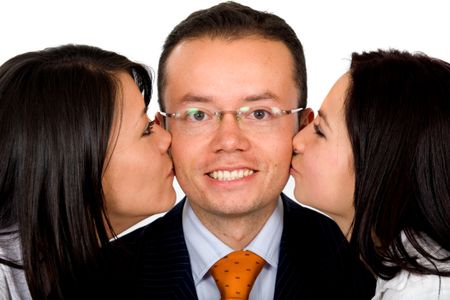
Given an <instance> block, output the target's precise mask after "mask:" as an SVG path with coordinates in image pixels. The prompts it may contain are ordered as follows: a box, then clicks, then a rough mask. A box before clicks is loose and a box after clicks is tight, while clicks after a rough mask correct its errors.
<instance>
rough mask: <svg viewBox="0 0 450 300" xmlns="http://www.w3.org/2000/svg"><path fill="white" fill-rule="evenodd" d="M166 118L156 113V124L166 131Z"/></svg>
mask: <svg viewBox="0 0 450 300" xmlns="http://www.w3.org/2000/svg"><path fill="white" fill-rule="evenodd" d="M164 119H165V118H164V116H163V115H161V114H160V113H159V112H157V113H156V115H155V123H156V124H158V125H159V126H161V127H162V128H164V129H167V126H166V124H165V122H164V121H165V120H164Z"/></svg>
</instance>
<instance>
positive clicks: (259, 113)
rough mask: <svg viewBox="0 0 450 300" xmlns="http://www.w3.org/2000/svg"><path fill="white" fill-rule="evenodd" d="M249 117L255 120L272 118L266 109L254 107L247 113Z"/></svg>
mask: <svg viewBox="0 0 450 300" xmlns="http://www.w3.org/2000/svg"><path fill="white" fill-rule="evenodd" d="M249 117H250V118H251V119H255V120H268V119H271V118H272V113H271V112H270V111H268V110H266V109H255V110H253V111H252V112H251V113H250V114H249Z"/></svg>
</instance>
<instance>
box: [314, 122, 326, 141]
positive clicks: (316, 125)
mask: <svg viewBox="0 0 450 300" xmlns="http://www.w3.org/2000/svg"><path fill="white" fill-rule="evenodd" d="M313 127H314V133H315V134H317V135H318V136H319V137H321V138H325V135H324V134H323V131H322V129H321V128H320V125H318V124H315V123H314V124H313Z"/></svg>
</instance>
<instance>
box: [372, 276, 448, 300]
mask: <svg viewBox="0 0 450 300" xmlns="http://www.w3.org/2000/svg"><path fill="white" fill-rule="evenodd" d="M381 299H383V300H390V299H392V300H394V299H395V300H403V299H404V300H411V299H415V300H416V299H417V300H430V299H450V277H440V276H437V275H422V274H413V273H411V272H408V271H405V270H402V271H400V272H399V273H398V274H397V275H396V276H395V277H394V278H392V279H390V280H383V279H378V281H377V286H376V291H375V296H374V298H373V300H381Z"/></svg>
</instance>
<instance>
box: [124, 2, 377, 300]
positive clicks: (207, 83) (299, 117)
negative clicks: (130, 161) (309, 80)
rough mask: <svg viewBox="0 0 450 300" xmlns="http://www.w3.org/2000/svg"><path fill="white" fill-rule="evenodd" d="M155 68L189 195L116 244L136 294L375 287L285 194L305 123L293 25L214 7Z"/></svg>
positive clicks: (172, 38)
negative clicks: (123, 251)
mask: <svg viewBox="0 0 450 300" xmlns="http://www.w3.org/2000/svg"><path fill="white" fill-rule="evenodd" d="M158 72H159V73H158V91H159V99H160V106H161V111H162V112H161V114H162V115H163V116H164V117H163V119H164V120H162V122H164V124H165V126H166V128H167V129H168V130H169V131H170V132H171V134H172V146H171V153H172V157H173V161H174V166H175V172H176V176H177V179H178V182H179V184H180V186H181V188H182V189H183V191H184V192H185V193H186V196H187V197H186V198H185V199H183V200H182V201H181V202H180V203H179V204H178V205H177V206H176V207H175V208H174V209H172V210H171V211H170V212H169V213H167V214H166V215H165V216H164V217H163V218H161V219H159V220H156V221H155V222H153V223H152V224H150V225H148V226H146V227H144V228H141V229H138V230H137V231H135V232H133V233H131V234H129V235H128V236H125V237H124V238H122V239H120V240H118V241H117V242H116V243H115V244H116V245H119V246H120V247H121V248H123V247H125V248H126V249H127V253H131V254H132V255H131V256H132V262H131V266H132V268H131V273H129V272H130V271H128V272H126V273H125V274H127V275H126V276H127V278H126V280H127V282H128V283H130V284H131V287H130V290H131V291H133V293H135V294H136V296H137V298H138V299H141V298H142V299H144V298H147V299H219V298H222V299H225V298H226V299H228V298H236V297H238V298H236V299H274V298H275V299H300V298H301V299H330V298H338V299H353V298H357V299H369V298H370V297H371V296H372V295H373V289H374V280H373V278H371V275H370V274H369V273H368V272H367V271H366V270H365V269H364V267H363V266H362V265H361V263H360V262H359V260H358V259H357V258H356V257H355V256H353V254H352V252H351V251H350V249H349V245H348V244H347V241H346V240H345V238H344V236H343V235H342V233H341V232H340V230H339V228H338V227H337V225H336V224H335V222H333V221H332V220H331V219H329V218H327V217H325V216H323V215H322V214H319V213H317V212H314V211H312V210H309V209H306V208H303V207H301V206H300V205H298V204H297V203H295V202H294V201H292V200H290V199H289V198H287V197H286V196H285V195H283V194H281V192H282V190H283V188H284V186H285V184H286V182H287V180H288V176H289V170H290V162H291V157H292V138H293V136H294V135H295V133H296V132H297V131H298V129H299V127H300V128H301V127H302V126H304V125H306V124H307V123H308V121H309V120H310V119H311V117H312V113H311V111H310V110H309V109H304V108H305V106H306V67H305V61H304V55H303V49H302V45H301V43H300V41H299V40H298V38H297V36H296V34H295V32H294V31H293V30H292V28H290V27H289V25H287V24H286V23H285V22H284V20H282V19H281V18H279V17H278V16H275V15H273V14H269V13H265V12H259V11H256V10H253V9H251V8H249V7H246V6H242V5H240V4H237V3H233V2H226V3H222V4H219V5H216V6H214V7H211V8H209V9H206V10H202V11H198V12H195V13H193V14H191V15H190V16H189V17H188V18H187V19H186V20H184V21H183V22H181V23H180V24H179V25H178V26H177V27H175V28H174V30H173V31H172V32H171V34H170V35H169V36H168V38H167V40H166V42H165V45H164V47H163V53H162V55H161V58H160V64H159V71H158ZM241 256H242V257H243V258H244V259H243V260H241V258H240V257H241ZM223 261H225V263H226V262H227V261H228V262H230V263H231V265H229V266H223V265H222V262H223ZM240 265H243V266H244V265H245V267H242V268H241V269H242V271H243V273H234V272H238V271H239V270H237V269H238V266H240ZM255 265H258V268H254V266H255ZM235 269H236V270H235ZM254 269H257V270H256V272H255V274H254V275H252V276H250V275H248V274H249V273H253V270H254ZM217 270H220V271H217ZM222 275H230V276H229V277H228V278H225V279H223V277H222ZM247 275H248V276H247ZM247 277H248V278H250V277H254V278H251V279H248V281H245V282H242V281H243V278H247ZM230 292H231V294H229V293H230ZM239 297H240V298H239Z"/></svg>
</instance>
